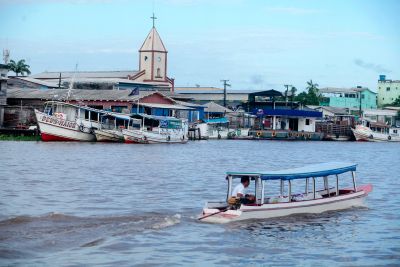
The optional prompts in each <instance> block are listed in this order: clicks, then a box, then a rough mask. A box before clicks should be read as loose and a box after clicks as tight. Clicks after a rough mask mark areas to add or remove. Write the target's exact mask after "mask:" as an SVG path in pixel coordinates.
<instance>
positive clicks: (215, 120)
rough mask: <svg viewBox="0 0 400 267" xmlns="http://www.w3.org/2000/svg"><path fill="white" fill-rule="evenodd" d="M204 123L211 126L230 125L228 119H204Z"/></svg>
mask: <svg viewBox="0 0 400 267" xmlns="http://www.w3.org/2000/svg"><path fill="white" fill-rule="evenodd" d="M203 121H204V122H205V123H210V124H213V123H228V122H229V120H228V119H227V118H225V117H224V118H216V119H203Z"/></svg>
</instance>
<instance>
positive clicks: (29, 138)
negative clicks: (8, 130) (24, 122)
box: [0, 134, 40, 141]
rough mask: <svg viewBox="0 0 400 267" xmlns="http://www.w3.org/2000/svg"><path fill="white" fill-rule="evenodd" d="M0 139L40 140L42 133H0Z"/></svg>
mask: <svg viewBox="0 0 400 267" xmlns="http://www.w3.org/2000/svg"><path fill="white" fill-rule="evenodd" d="M0 141H40V135H30V136H15V135H8V134H0Z"/></svg>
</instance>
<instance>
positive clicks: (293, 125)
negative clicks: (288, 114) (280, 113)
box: [289, 119, 299, 131]
mask: <svg viewBox="0 0 400 267" xmlns="http://www.w3.org/2000/svg"><path fill="white" fill-rule="evenodd" d="M289 129H290V130H292V131H298V130H299V119H289Z"/></svg>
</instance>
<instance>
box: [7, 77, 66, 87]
mask: <svg viewBox="0 0 400 267" xmlns="http://www.w3.org/2000/svg"><path fill="white" fill-rule="evenodd" d="M9 79H10V80H12V79H19V80H23V81H27V82H31V83H35V84H39V85H43V86H46V87H50V88H58V84H56V83H52V82H47V81H42V80H39V79H35V78H32V77H10V78H9Z"/></svg>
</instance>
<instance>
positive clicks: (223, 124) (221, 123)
mask: <svg viewBox="0 0 400 267" xmlns="http://www.w3.org/2000/svg"><path fill="white" fill-rule="evenodd" d="M196 128H197V129H199V131H200V136H201V137H202V138H203V139H228V134H229V132H230V131H229V120H228V119H227V118H225V117H222V118H211V119H203V120H202V121H201V122H200V123H197V125H196Z"/></svg>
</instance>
